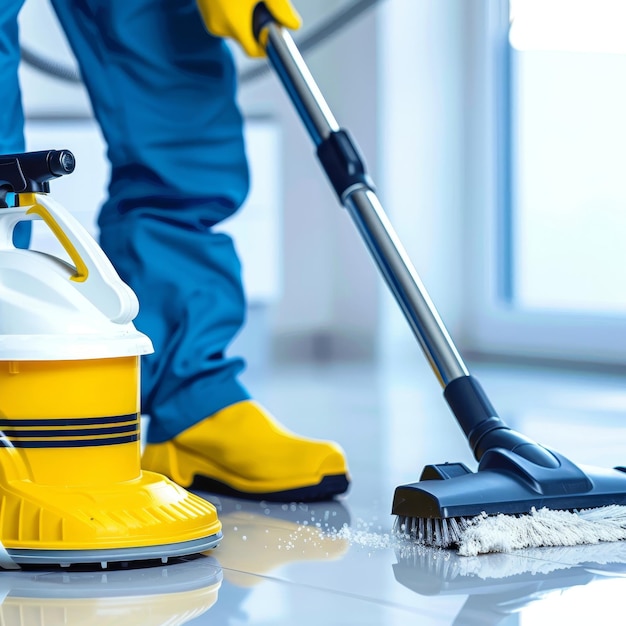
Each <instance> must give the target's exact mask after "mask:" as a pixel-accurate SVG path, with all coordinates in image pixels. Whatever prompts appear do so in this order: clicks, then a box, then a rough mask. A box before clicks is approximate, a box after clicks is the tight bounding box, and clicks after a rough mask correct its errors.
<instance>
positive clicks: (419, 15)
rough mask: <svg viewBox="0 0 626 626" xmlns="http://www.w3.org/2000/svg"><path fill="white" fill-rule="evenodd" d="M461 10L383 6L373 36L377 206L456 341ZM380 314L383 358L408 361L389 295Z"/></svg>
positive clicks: (402, 2)
mask: <svg viewBox="0 0 626 626" xmlns="http://www.w3.org/2000/svg"><path fill="white" fill-rule="evenodd" d="M480 1H482V0H480ZM465 3H466V0H389V1H388V2H386V3H384V4H383V6H382V7H381V9H380V23H379V32H378V35H379V49H378V52H379V68H380V71H379V84H378V93H379V103H380V117H379V133H380V144H379V147H380V151H379V171H380V180H381V183H380V188H381V198H382V200H383V204H384V206H385V207H386V211H387V213H388V214H389V216H390V218H391V221H392V222H393V224H394V225H395V228H396V230H397V231H398V234H399V236H400V239H401V240H402V241H403V242H404V245H405V247H406V249H407V252H408V254H409V256H410V257H411V258H412V260H413V263H414V265H415V267H416V269H417V271H418V274H419V275H420V276H421V278H422V280H423V281H424V283H425V286H426V289H427V290H428V292H429V293H430V295H431V297H432V299H433V300H434V302H435V305H436V306H437V308H438V310H439V312H440V314H441V316H442V318H443V320H444V323H445V325H446V326H447V328H448V330H449V331H450V333H451V334H452V337H453V339H455V341H457V342H458V336H459V335H460V334H461V333H462V325H463V308H464V282H463V275H464V270H465V266H466V261H467V258H466V241H465V240H466V237H465V235H464V229H465V214H466V211H465V206H464V204H465V197H464V183H465V179H464V163H463V146H464V133H465V127H464V106H465V103H464V82H465V78H464V75H463V70H462V63H463V50H464V45H465V40H464V37H465V29H464V25H465V19H466V15H465V9H466V5H465ZM381 315H382V322H381V328H380V335H379V338H380V345H381V353H382V354H383V356H385V357H387V358H388V359H392V360H403V359H412V358H413V355H414V354H416V353H417V352H418V351H419V349H417V350H416V345H415V342H414V341H413V337H412V335H411V334H410V332H409V330H408V327H407V324H406V322H405V320H404V318H403V317H402V316H401V314H400V313H399V312H398V309H397V306H396V305H395V302H393V301H392V299H391V297H390V296H388V295H387V294H386V293H384V294H382V296H381Z"/></svg>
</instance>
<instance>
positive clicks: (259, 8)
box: [252, 2, 276, 43]
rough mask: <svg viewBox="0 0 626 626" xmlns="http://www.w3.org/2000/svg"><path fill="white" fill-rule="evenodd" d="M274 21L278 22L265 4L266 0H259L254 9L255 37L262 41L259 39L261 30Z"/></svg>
mask: <svg viewBox="0 0 626 626" xmlns="http://www.w3.org/2000/svg"><path fill="white" fill-rule="evenodd" d="M272 22H276V20H275V19H274V16H273V15H272V14H271V13H270V11H269V9H268V8H267V7H266V6H265V2H259V3H258V4H257V5H256V6H255V7H254V11H252V32H253V34H254V38H255V39H256V40H257V41H258V42H259V43H261V40H260V39H259V38H260V36H261V31H262V30H263V29H264V28H265V27H266V26H267V25H268V24H271V23H272Z"/></svg>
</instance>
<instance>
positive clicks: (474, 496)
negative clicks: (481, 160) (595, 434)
mask: <svg viewBox="0 0 626 626" xmlns="http://www.w3.org/2000/svg"><path fill="white" fill-rule="evenodd" d="M253 30H254V32H255V35H256V37H257V39H258V40H259V41H260V42H261V43H262V44H263V45H264V46H265V49H266V52H267V56H268V59H269V63H270V65H271V66H272V67H273V69H274V70H275V72H276V74H277V76H278V78H279V79H280V81H281V82H282V84H283V86H284V88H285V90H286V92H287V94H288V95H289V97H290V98H291V100H292V102H293V104H294V106H295V108H296V110H297V112H298V114H299V116H300V118H301V120H302V122H303V124H304V126H305V127H306V130H307V132H308V134H309V135H310V138H311V139H312V141H313V143H314V144H315V147H316V153H317V158H318V160H319V163H320V165H321V166H322V168H323V170H324V172H325V173H326V175H327V177H328V179H329V182H330V184H331V186H332V187H333V188H334V191H335V192H336V194H337V197H338V199H339V201H340V203H341V204H342V205H343V206H344V208H345V209H346V210H347V211H348V213H349V214H350V216H351V218H352V219H353V221H354V222H355V224H356V226H357V229H358V230H359V232H360V234H361V236H362V238H363V240H364V242H365V244H366V246H367V248H368V250H369V252H370V253H371V255H372V257H373V259H374V261H375V262H376V264H377V266H378V269H379V270H380V272H381V274H382V275H383V278H384V279H385V280H386V282H387V284H388V286H389V288H390V290H391V292H392V294H393V295H394V297H395V299H396V301H397V303H398V305H399V306H400V308H401V310H402V311H403V313H404V315H405V317H406V320H407V321H408V323H409V326H410V327H411V330H412V331H413V333H414V335H415V337H416V339H417V340H418V342H419V344H420V346H421V348H422V350H423V352H424V354H425V356H426V358H427V360H428V361H429V363H430V365H431V367H432V369H433V371H434V373H435V375H436V376H437V378H438V380H439V382H440V384H441V385H442V387H443V389H444V397H445V399H446V401H447V402H448V404H449V406H450V408H451V410H452V413H453V415H454V416H455V418H456V419H457V421H458V423H459V426H460V427H461V428H462V430H463V432H464V433H465V435H466V437H467V440H468V443H469V445H470V447H471V449H472V451H473V453H474V456H475V458H476V460H477V461H478V469H477V471H476V472H472V471H470V470H469V469H468V468H467V467H466V466H465V465H463V464H462V463H443V464H438V465H428V466H426V467H425V468H424V470H423V473H422V475H421V477H420V480H419V481H418V482H416V483H411V484H407V485H401V486H399V487H397V488H396V491H395V494H394V499H393V505H392V514H393V515H395V516H396V521H395V525H394V532H396V533H397V534H399V535H400V536H403V537H407V538H408V539H410V540H414V541H417V542H420V543H423V544H425V545H431V546H437V547H441V548H453V547H456V548H459V549H460V551H461V553H463V554H467V555H471V554H478V553H482V552H502V551H509V550H514V549H518V548H522V547H531V546H533V547H540V546H563V545H580V544H592V543H598V542H605V541H618V540H622V539H625V538H626V506H623V505H626V468H614V469H604V468H596V467H586V466H585V467H583V466H578V465H576V464H574V463H573V462H572V461H570V460H569V459H567V458H566V457H565V456H563V455H562V454H560V453H558V452H557V451H555V450H550V449H548V448H545V447H543V446H541V445H539V444H538V443H536V442H534V441H532V440H531V439H529V438H528V437H526V436H524V435H522V434H521V433H518V432H515V431H514V430H512V429H511V428H509V427H508V426H507V425H506V424H505V423H504V421H503V420H502V419H501V418H500V417H498V415H497V413H496V411H495V409H494V408H493V406H492V405H491V402H490V401H489V399H488V398H487V395H486V393H485V392H484V390H483V389H482V387H481V386H480V384H479V382H478V381H477V380H476V378H474V377H473V376H471V375H470V373H469V370H468V368H467V366H466V364H465V363H464V362H463V360H462V358H461V356H460V354H459V351H458V350H457V348H456V346H455V345H454V343H453V342H452V339H451V338H450V335H449V333H448V331H447V329H446V328H445V326H444V324H443V322H442V320H441V317H440V316H439V313H438V312H437V310H436V308H435V306H434V304H433V303H432V301H431V299H430V297H429V295H428V293H427V291H426V289H425V287H424V285H423V284H422V282H421V280H420V278H419V276H418V274H417V272H416V270H415V268H414V267H413V266H412V264H411V261H410V260H409V257H408V255H407V253H406V251H405V250H404V249H403V247H402V244H401V243H400V241H399V239H398V236H397V234H396V233H395V232H394V230H393V228H392V226H391V224H390V222H389V219H388V218H387V216H386V214H385V212H384V210H383V208H382V206H381V204H380V202H379V200H378V198H377V196H376V193H375V190H374V185H373V183H372V181H371V179H370V177H369V175H368V174H367V171H366V167H365V164H364V163H363V160H362V158H361V156H360V154H359V151H358V149H357V147H356V145H355V143H354V142H353V140H352V138H351V137H350V135H349V133H348V132H347V131H346V130H345V129H343V128H340V127H339V125H338V124H337V121H336V120H335V118H334V116H333V114H332V112H331V111H330V109H329V107H328V104H327V103H326V101H325V100H324V98H323V96H322V94H321V93H320V90H319V88H318V86H317V84H316V83H315V81H314V79H313V77H312V75H311V73H310V71H309V69H308V68H307V66H306V64H305V62H304V60H303V58H302V56H301V55H300V53H299V51H298V49H297V47H296V45H295V44H294V41H293V39H292V38H291V36H290V35H289V33H288V32H287V31H286V30H285V29H284V28H283V27H281V26H280V25H278V24H277V23H276V22H275V21H274V20H273V18H272V15H271V14H270V13H269V11H268V10H267V7H266V6H265V5H264V4H263V3H259V4H258V5H257V7H256V9H255V14H254V19H253Z"/></svg>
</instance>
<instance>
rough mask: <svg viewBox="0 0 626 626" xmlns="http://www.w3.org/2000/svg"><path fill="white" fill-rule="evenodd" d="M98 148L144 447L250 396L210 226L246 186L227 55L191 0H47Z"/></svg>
mask: <svg viewBox="0 0 626 626" xmlns="http://www.w3.org/2000/svg"><path fill="white" fill-rule="evenodd" d="M53 5H54V7H55V10H56V12H57V15H58V17H59V20H60V22H61V24H62V25H63V28H64V30H65V32H66V34H67V37H68V40H69V41H70V44H71V46H72V48H73V50H74V52H75V54H76V57H77V58H78V61H79V64H80V68H81V72H82V75H83V78H84V80H85V83H86V85H87V88H88V90H89V94H90V96H91V101H92V105H93V109H94V113H95V115H96V117H97V119H98V121H99V123H100V126H101V128H102V132H103V135H104V137H105V140H106V142H107V146H108V156H109V159H110V162H111V166H112V174H111V181H110V187H109V198H108V200H107V201H106V203H105V204H104V206H103V207H102V210H101V213H100V218H99V224H100V228H101V245H102V247H103V249H104V251H105V252H106V253H107V255H108V256H109V258H110V259H111V261H112V262H113V264H114V265H115V267H116V268H117V270H118V272H119V273H120V275H121V277H122V278H123V279H124V280H125V281H126V282H127V283H128V284H129V285H130V286H131V287H132V288H133V289H134V290H135V292H136V293H137V296H138V298H139V303H140V312H139V315H138V317H137V319H136V320H135V323H136V326H137V328H138V329H139V330H141V331H142V332H144V333H146V334H147V335H148V336H149V337H150V338H151V339H152V342H153V344H154V347H155V353H154V354H153V355H150V356H148V357H146V358H145V359H144V360H143V362H142V410H143V411H144V412H145V413H147V414H149V415H150V416H151V420H150V429H149V432H148V440H149V441H151V442H159V441H164V440H167V439H169V438H171V437H173V436H175V435H177V434H178V433H179V432H181V431H182V430H184V429H186V428H188V427H189V426H191V425H193V424H195V423H197V422H198V421H199V420H201V419H203V418H204V417H206V416H208V415H210V414H212V413H214V412H216V411H218V410H220V409H222V408H224V407H225V406H228V405H230V404H232V403H234V402H238V401H240V400H243V399H246V398H248V397H249V395H248V392H247V391H246V390H245V389H244V388H243V387H242V386H241V384H240V383H239V382H238V379H237V376H238V374H239V372H240V371H241V369H242V368H243V361H242V360H241V359H235V358H226V357H225V354H224V352H225V349H226V347H227V346H228V344H229V343H230V341H231V340H232V338H233V336H234V335H235V334H236V333H237V332H238V330H239V329H240V327H241V325H242V324H243V321H244V311H245V299H244V293H243V288H242V284H241V275H240V264H239V260H238V257H237V254H236V251H235V248H234V245H233V242H232V241H231V239H230V238H229V237H228V236H226V235H224V234H218V233H214V232H213V231H212V227H213V226H214V225H215V224H217V223H218V222H220V221H221V220H223V219H224V218H226V217H228V216H229V215H232V213H234V212H235V211H236V210H237V208H238V207H239V206H240V205H241V203H242V202H243V200H244V198H245V195H246V193H247V190H248V170H247V164H246V158H245V151H244V143H243V137H242V120H241V115H240V113H239V110H238V108H237V106H236V101H235V73H234V66H233V62H232V58H231V56H230V54H229V51H228V48H227V47H226V45H225V44H224V42H223V41H221V40H220V39H217V38H214V37H212V36H210V35H208V34H207V33H206V31H205V29H204V25H203V24H202V21H201V18H200V16H199V14H198V11H197V8H196V4H195V1H194V0H53Z"/></svg>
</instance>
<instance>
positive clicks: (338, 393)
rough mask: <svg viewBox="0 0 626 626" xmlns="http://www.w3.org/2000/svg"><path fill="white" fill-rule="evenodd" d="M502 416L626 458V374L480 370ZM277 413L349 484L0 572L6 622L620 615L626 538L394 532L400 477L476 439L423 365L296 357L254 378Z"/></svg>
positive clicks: (458, 452)
mask: <svg viewBox="0 0 626 626" xmlns="http://www.w3.org/2000/svg"><path fill="white" fill-rule="evenodd" d="M472 371H473V373H474V374H475V375H476V376H477V377H478V378H479V379H480V380H481V382H482V383H483V386H484V387H485V388H486V390H487V393H488V394H489V396H490V397H491V399H492V401H493V403H494V404H495V406H496V407H498V408H499V412H500V414H501V416H502V417H503V418H504V419H505V420H506V421H507V422H508V423H509V424H510V425H511V426H513V427H514V428H516V429H518V430H520V431H522V432H523V433H525V434H527V435H529V436H531V437H533V438H535V439H537V440H539V441H540V442H542V443H544V444H546V445H549V446H551V447H554V448H556V449H557V450H559V451H560V452H562V453H564V454H566V455H568V456H569V457H570V458H571V459H572V460H574V461H577V462H580V463H585V464H596V465H601V466H614V465H619V464H622V463H624V462H625V461H626V427H625V426H626V377H620V376H616V375H608V374H583V373H580V372H572V371H554V370H547V369H539V368H531V367H506V366H503V365H497V366H496V365H491V366H488V365H475V366H473V368H472ZM248 384H249V386H250V387H251V389H252V390H253V391H254V393H255V395H256V396H257V397H258V399H259V400H261V401H262V402H263V403H264V404H266V405H267V406H269V407H271V408H272V410H273V412H274V413H275V414H276V415H277V416H279V418H280V419H281V421H283V422H284V423H285V424H286V425H288V426H289V427H291V428H292V429H294V430H297V431H299V432H300V433H302V434H307V435H310V436H316V437H327V438H332V439H335V440H336V441H338V442H340V443H341V444H342V445H343V447H344V448H345V450H346V452H347V454H348V458H349V462H350V467H351V473H352V479H353V484H352V487H351V489H350V491H349V493H348V494H347V496H346V497H345V498H343V499H341V500H338V501H335V502H330V503H322V504H315V505H301V504H296V503H293V504H292V503H286V504H284V505H283V504H268V503H255V502H245V501H238V500H232V499H228V498H217V497H215V496H210V495H209V494H203V495H205V496H206V497H208V498H210V499H211V500H213V501H214V502H215V503H216V505H217V506H218V509H219V511H220V517H221V519H222V522H223V525H224V539H223V541H222V543H221V545H220V546H219V547H218V548H217V549H215V550H213V551H212V552H211V553H209V554H207V555H200V556H198V557H197V558H191V559H186V560H183V561H179V562H170V563H168V564H165V565H162V564H155V565H152V566H150V567H146V566H144V567H136V568H133V567H126V568H117V569H111V570H108V571H98V572H89V571H67V570H63V571H36V572H15V573H13V572H2V573H0V585H1V586H2V589H1V590H0V598H2V604H1V605H0V624H1V625H3V626H4V625H5V624H6V625H11V626H18V625H19V626H22V625H24V626H51V625H57V624H58V625H63V626H65V625H67V624H72V625H73V624H80V625H90V624H95V625H99V624H106V625H109V624H116V626H123V625H125V624H128V625H132V626H142V625H150V626H152V625H168V626H172V625H181V624H190V625H201V624H220V625H221V624H223V625H242V624H255V625H261V624H262V625H272V626H279V625H298V626H309V625H311V626H313V625H315V626H319V625H322V624H323V625H332V624H337V625H352V624H355V625H368V624H372V625H384V626H396V625H398V626H400V625H402V626H405V625H406V624H420V625H424V626H428V625H437V626H440V625H452V624H454V625H457V624H458V625H464V624H468V625H481V626H482V625H486V626H489V625H492V624H493V625H495V624H500V625H506V626H510V625H532V626H540V625H542V624H549V625H550V626H553V625H554V624H560V623H567V624H590V623H594V622H596V623H601V624H623V623H624V616H623V601H622V596H623V595H626V542H625V543H615V544H603V545H596V546H585V547H572V548H559V549H555V548H543V549H532V550H521V551H518V552H516V553H512V554H504V555H503V554H492V555H483V556H479V557H460V556H458V555H457V554H455V553H454V552H451V551H441V550H436V549H430V548H424V547H422V546H417V545H413V544H407V543H406V542H399V541H397V540H394V539H392V536H391V534H390V530H391V526H392V523H393V518H392V516H391V514H390V511H391V499H392V496H393V491H394V489H395V487H396V486H397V485H399V484H403V483H406V482H414V481H416V480H417V479H418V478H419V474H420V472H421V469H422V467H423V466H424V465H425V464H428V463H441V462H444V461H462V462H464V463H466V464H467V465H468V466H469V467H472V468H474V467H475V462H474V461H473V459H472V457H471V455H470V453H469V448H468V446H467V444H466V442H465V439H464V437H463V436H462V434H461V431H460V429H459V428H458V426H457V425H456V423H455V421H454V419H453V418H452V416H451V414H450V413H449V411H448V409H447V407H446V406H445V404H444V401H443V399H442V397H441V391H440V389H439V387H438V384H437V382H436V380H435V379H434V377H433V375H432V373H431V372H430V370H428V369H427V367H426V366H422V365H421V364H411V365H406V366H404V367H395V368H393V369H388V368H373V367H371V366H335V365H332V366H315V367H313V366H311V367H305V366H298V367H291V368H289V369H284V370H277V371H273V372H269V373H267V374H266V375H264V376H263V378H259V379H258V380H254V379H251V380H250V381H248Z"/></svg>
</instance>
